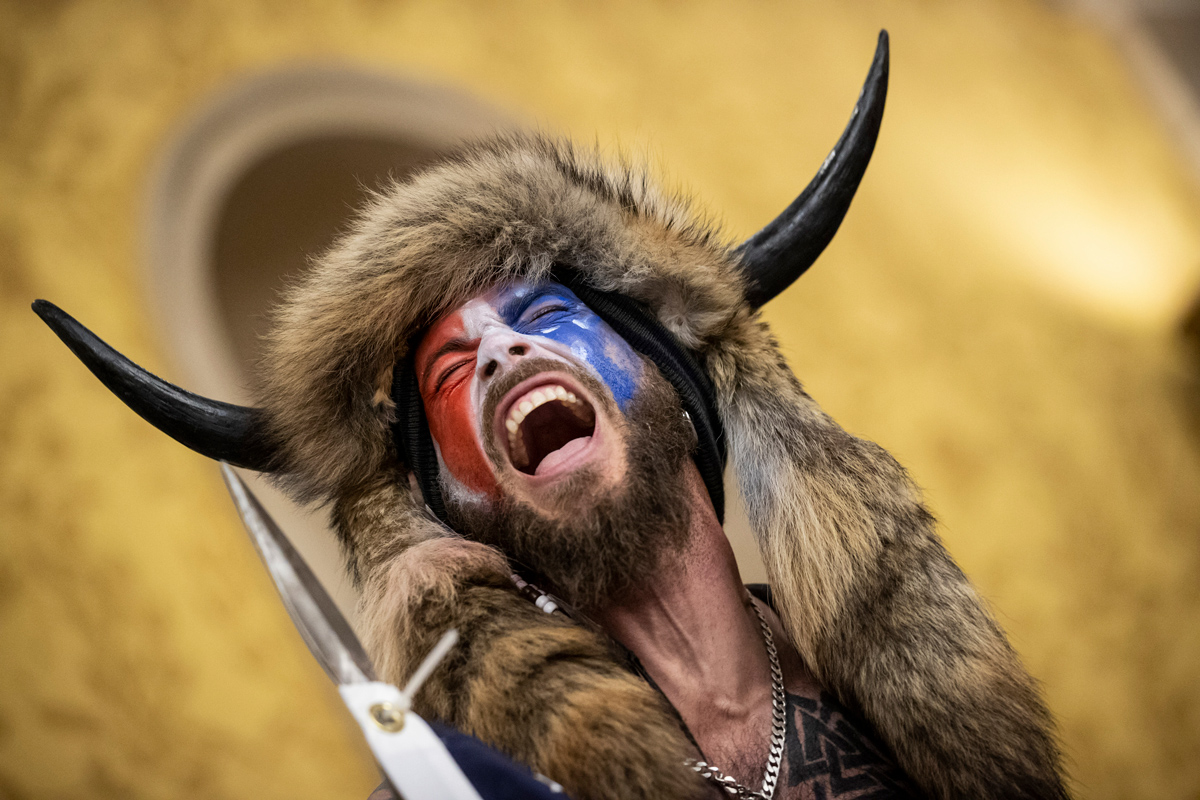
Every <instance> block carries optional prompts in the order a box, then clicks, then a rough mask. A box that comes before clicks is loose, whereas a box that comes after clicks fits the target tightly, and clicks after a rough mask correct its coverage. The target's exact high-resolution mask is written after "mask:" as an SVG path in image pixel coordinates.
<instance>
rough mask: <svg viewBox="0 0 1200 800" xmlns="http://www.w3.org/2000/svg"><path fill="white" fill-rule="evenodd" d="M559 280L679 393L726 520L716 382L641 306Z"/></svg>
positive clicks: (575, 279) (563, 276)
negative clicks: (714, 386) (652, 365)
mask: <svg viewBox="0 0 1200 800" xmlns="http://www.w3.org/2000/svg"><path fill="white" fill-rule="evenodd" d="M555 277H556V278H557V279H558V280H559V281H560V282H561V283H563V284H564V285H565V286H567V287H569V288H570V289H571V291H573V292H575V294H576V296H578V297H579V299H580V300H582V301H583V302H584V304H585V305H587V306H588V308H590V309H592V311H595V312H596V314H597V315H598V316H599V317H600V318H601V319H603V320H604V321H605V322H607V323H608V325H609V327H611V328H612V329H613V330H614V331H616V332H617V334H618V335H620V336H621V337H622V338H623V339H625V341H626V342H628V343H629V346H630V347H632V348H633V349H634V350H636V351H638V352H639V353H641V354H642V355H644V356H646V357H647V358H649V359H650V360H651V361H652V362H654V364H655V365H656V366H657V367H658V370H659V372H661V373H662V375H663V377H664V378H666V379H667V382H669V383H670V384H671V386H673V387H674V388H675V391H676V392H678V393H679V400H680V403H681V404H682V405H683V409H684V411H686V412H687V413H688V416H689V417H691V420H692V425H693V427H695V429H696V439H697V447H696V452H695V453H694V455H693V457H694V459H695V461H696V467H697V468H698V469H699V470H700V477H701V478H702V479H703V480H704V485H705V487H706V488H707V489H708V496H709V498H710V499H711V500H712V504H713V509H714V510H715V511H716V512H717V520H718V521H719V522H724V521H725V430H724V427H723V426H722V425H721V416H720V414H719V413H718V412H717V394H716V390H715V389H714V388H713V385H712V381H711V380H710V379H709V377H708V373H707V372H705V371H704V370H703V369H702V368H701V367H700V365H699V364H698V363H697V361H696V359H695V357H694V356H693V355H692V354H691V353H690V352H689V351H688V350H687V349H686V348H685V347H684V346H683V345H682V344H680V343H679V340H678V339H676V338H675V336H674V335H673V334H672V333H671V332H670V331H668V330H667V329H666V328H665V327H664V326H663V324H662V323H661V322H659V321H658V318H657V317H656V316H654V314H653V313H651V311H650V310H649V309H648V308H646V307H645V306H644V305H642V304H641V303H639V302H637V301H636V300H633V299H632V298H629V297H625V296H624V295H621V294H617V293H616V292H605V291H601V290H599V289H596V288H595V287H593V286H591V285H590V284H588V283H587V282H586V281H585V280H583V279H582V277H580V276H579V274H578V273H576V272H575V271H574V270H569V269H559V270H557V271H556V272H555Z"/></svg>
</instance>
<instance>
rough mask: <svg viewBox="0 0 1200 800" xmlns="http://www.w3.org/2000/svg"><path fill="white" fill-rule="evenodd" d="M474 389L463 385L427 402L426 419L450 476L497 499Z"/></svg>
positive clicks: (468, 383) (465, 382)
mask: <svg viewBox="0 0 1200 800" xmlns="http://www.w3.org/2000/svg"><path fill="white" fill-rule="evenodd" d="M470 385H471V382H470V381H463V382H462V383H461V384H460V385H459V386H456V387H455V388H454V389H452V390H450V391H448V392H443V393H442V394H441V395H440V396H439V397H438V398H436V399H434V400H430V399H428V398H426V400H425V411H426V414H425V416H426V417H427V418H428V420H429V433H430V435H431V436H433V440H434V441H435V442H437V446H438V450H439V451H440V452H441V454H442V463H444V464H445V465H446V469H448V470H449V471H450V474H451V475H453V476H454V477H455V478H456V479H457V480H458V481H459V483H461V484H463V485H464V486H466V487H467V488H468V489H470V490H471V491H473V492H480V493H482V494H485V495H487V496H488V497H495V496H496V494H497V490H496V477H495V475H494V474H493V473H492V469H491V465H490V464H489V462H488V459H487V456H486V455H484V452H483V445H482V444H481V443H480V441H479V436H478V434H477V433H476V430H475V413H474V407H473V404H472V402H471V391H470Z"/></svg>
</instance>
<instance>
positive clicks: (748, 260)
mask: <svg viewBox="0 0 1200 800" xmlns="http://www.w3.org/2000/svg"><path fill="white" fill-rule="evenodd" d="M887 84H888V34H887V31H880V32H879V44H878V46H877V47H876V48H875V60H874V61H873V62H872V64H871V71H870V72H869V73H868V74H867V82H866V83H865V84H863V89H862V94H860V95H859V97H858V103H857V104H856V105H855V106H854V113H853V114H852V115H851V116H850V122H849V124H847V125H846V130H845V131H843V132H842V138H840V139H838V143H837V144H836V145H834V148H833V150H832V151H831V152H830V153H829V155H828V157H826V159H825V163H824V164H822V165H821V169H820V170H819V171H818V172H817V175H816V177H815V178H813V179H812V181H811V182H810V183H809V184H808V186H806V187H805V188H804V191H803V192H801V193H800V196H799V197H797V198H796V199H795V200H793V201H792V204H791V205H790V206H788V207H787V208H786V209H785V210H784V212H783V213H782V214H780V215H779V216H778V217H776V218H775V219H774V220H772V221H771V223H770V224H768V225H767V226H766V227H765V228H763V229H762V230H761V231H759V232H758V233H756V234H754V235H753V236H751V237H750V238H749V239H747V240H746V241H744V242H742V244H741V245H740V246H739V247H738V248H737V250H736V251H735V252H736V253H737V254H738V255H740V256H741V261H742V271H743V272H744V274H745V276H746V302H748V303H749V304H750V306H751V308H758V307H760V306H762V305H763V303H766V302H767V301H768V300H770V299H771V298H772V297H774V296H775V295H777V294H779V293H780V292H782V291H783V290H784V289H786V288H787V287H788V286H790V285H791V284H792V281H794V280H796V278H799V277H800V276H801V275H803V274H804V271H805V270H807V269H808V268H809V267H810V266H811V265H812V263H813V262H814V261H816V260H817V256H819V255H821V251H823V250H824V249H825V247H826V245H828V244H829V242H830V240H832V239H833V235H834V234H835V233H837V229H838V226H839V225H841V224H842V218H843V217H845V216H846V211H848V210H849V208H850V201H851V200H853V199H854V192H855V191H856V190H857V189H858V183H859V181H861V180H862V177H863V173H864V172H866V170H867V164H868V163H869V162H870V161H871V153H872V152H873V151H874V150H875V139H876V138H877V137H878V136H879V123H880V122H882V121H883V104H884V101H885V100H886V99H887Z"/></svg>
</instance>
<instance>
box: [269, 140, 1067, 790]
mask: <svg viewBox="0 0 1200 800" xmlns="http://www.w3.org/2000/svg"><path fill="white" fill-rule="evenodd" d="M556 264H565V265H569V266H572V267H574V268H575V269H577V270H579V271H580V272H582V273H584V274H585V275H587V276H588V278H589V280H591V281H592V282H593V283H594V284H595V285H596V286H598V287H599V288H602V289H610V290H616V291H619V292H622V293H624V294H626V295H628V296H631V297H634V298H636V299H638V300H641V301H643V302H645V303H646V304H648V305H649V306H650V307H651V308H653V309H655V310H656V312H657V313H658V315H659V318H660V320H661V321H662V322H663V323H664V324H665V325H666V326H667V327H668V328H669V329H671V330H672V331H673V332H674V333H675V335H676V336H677V337H678V338H679V339H680V340H681V341H682V342H684V344H686V345H687V346H689V347H692V348H694V349H695V350H697V351H698V353H699V354H700V355H701V357H702V359H703V360H704V361H705V364H706V366H707V368H708V370H709V372H710V374H711V375H712V378H713V381H714V383H715V385H716V387H717V391H718V395H719V400H720V405H721V413H722V417H723V419H724V422H725V427H726V433H727V436H728V444H729V451H730V456H731V460H732V462H733V468H734V471H735V473H736V475H737V478H738V481H739V484H740V487H741V491H742V493H743V495H744V496H745V500H746V505H747V508H748V510H749V514H750V519H751V522H752V524H753V526H754V528H755V530H756V532H757V536H758V540H759V545H760V548H761V549H762V553H763V558H764V561H765V563H766V565H767V570H768V574H769V577H770V581H771V584H772V586H773V588H774V592H775V597H776V599H777V605H778V607H779V611H780V614H781V617H782V619H783V621H784V624H785V626H786V628H787V631H788V634H789V637H790V639H791V641H792V643H793V644H794V645H795V646H796V648H797V649H798V650H799V652H800V653H801V655H802V656H803V657H804V659H805V660H806V661H807V662H808V664H809V666H810V667H811V668H812V669H813V671H814V672H815V673H816V674H817V675H818V676H819V678H820V680H821V681H822V682H823V683H824V684H825V685H826V686H827V687H829V688H830V690H831V691H833V692H835V693H836V694H837V695H838V696H839V697H840V699H841V700H842V701H843V702H845V703H847V704H849V705H851V706H852V707H855V708H857V709H859V710H861V712H862V713H863V714H864V715H865V716H866V717H867V718H868V719H869V720H870V721H871V722H872V723H873V724H874V725H875V726H876V728H877V729H878V731H879V733H880V735H881V736H882V737H883V738H884V739H885V740H886V742H887V743H888V745H889V746H890V747H891V748H892V750H893V751H894V752H895V753H896V755H897V758H898V759H899V761H900V763H901V765H902V766H903V767H904V768H905V769H906V770H907V771H908V772H909V774H910V775H911V776H912V777H913V778H914V779H915V780H916V781H917V782H918V783H919V784H920V785H921V786H922V787H923V788H924V789H925V790H926V791H928V792H929V793H930V794H931V795H933V796H934V797H939V798H950V797H979V798H991V797H997V798H998V797H1062V796H1065V794H1064V789H1063V788H1062V781H1061V777H1060V771H1059V764H1058V754H1057V750H1056V748H1055V744H1054V740H1053V737H1052V733H1051V725H1050V720H1049V715H1048V713H1047V711H1046V709H1045V707H1044V706H1043V704H1042V702H1041V701H1040V699H1039V697H1038V694H1037V691H1036V689H1035V687H1034V685H1033V683H1032V681H1031V679H1030V678H1029V677H1028V675H1026V673H1025V672H1024V670H1023V669H1022V668H1021V666H1020V664H1019V662H1018V660H1017V658H1016V656H1015V654H1014V653H1013V651H1012V649H1011V648H1010V647H1009V645H1008V643H1007V642H1006V641H1005V639H1004V636H1003V634H1002V633H1001V632H1000V630H999V629H998V627H997V626H996V624H995V622H994V621H993V620H992V618H991V616H990V615H989V614H988V612H987V610H986V608H985V607H984V606H983V604H982V602H981V601H980V599H979V598H978V597H977V595H976V594H975V592H974V590H973V589H972V588H971V586H970V585H969V583H968V582H967V581H966V579H965V578H964V577H963V575H962V573H961V572H960V571H959V570H958V569H957V567H956V566H955V565H954V563H953V562H952V561H951V559H950V558H949V556H948V555H947V554H946V552H945V550H944V549H943V548H942V545H941V543H940V542H939V540H938V538H937V536H936V534H935V533H934V531H933V527H934V523H933V520H932V518H931V517H930V515H929V513H928V512H927V511H926V510H925V508H924V507H923V506H922V504H921V501H920V497H919V494H918V492H917V490H916V489H915V488H914V487H913V485H912V483H911V482H910V481H909V479H908V477H907V476H906V475H905V473H904V471H903V470H902V469H901V468H900V467H899V465H897V464H896V463H895V461H894V460H893V459H892V458H891V457H890V456H889V455H888V454H887V453H886V452H884V451H883V450H882V449H880V448H879V447H877V446H876V445H873V444H871V443H869V442H865V441H862V440H859V439H855V438H854V437H852V436H850V435H849V434H847V433H846V432H844V431H843V430H842V429H841V428H839V427H838V426H837V425H836V424H835V423H834V422H833V421H832V420H831V419H830V418H829V417H828V416H827V415H826V414H825V413H824V412H822V411H821V410H820V408H819V407H818V406H817V405H816V403H815V402H813V400H812V399H811V398H809V397H808V395H807V394H805V393H804V391H803V389H802V388H801V387H800V384H799V383H798V382H797V381H796V379H795V377H794V376H793V375H792V374H791V372H790V371H789V370H788V368H787V366H786V364H785V363H784V361H783V358H782V356H781V355H780V353H779V350H778V348H777V347H776V344H775V342H774V341H773V339H772V338H771V336H770V333H769V331H768V330H767V328H766V326H765V324H764V323H763V322H762V321H761V320H760V319H759V318H758V317H757V315H755V314H753V313H752V312H751V310H750V309H749V308H748V307H747V306H746V305H745V302H744V299H743V293H742V285H741V279H740V276H739V272H738V265H737V262H736V259H735V257H734V256H733V255H732V252H731V250H730V249H729V248H728V247H727V246H726V245H725V244H723V243H722V242H721V240H720V239H719V237H718V236H717V234H716V233H715V232H714V231H713V229H711V228H710V227H708V226H706V225H705V224H703V223H702V222H700V221H697V220H696V219H695V217H694V216H693V215H692V214H691V213H690V211H689V209H688V207H687V205H686V203H685V202H683V201H682V200H680V199H678V198H673V197H669V196H667V195H665V194H663V193H661V192H659V191H658V190H657V189H655V188H654V186H653V184H652V183H651V182H650V181H649V180H648V179H647V178H646V176H645V175H644V173H642V172H640V171H637V170H633V169H630V168H627V167H620V168H611V167H606V166H604V165H603V164H602V163H601V162H600V161H599V160H598V159H597V158H596V157H595V156H592V155H587V154H580V153H577V152H575V151H573V150H572V149H571V148H570V147H569V146H566V145H563V144H559V143H555V142H550V141H547V140H545V139H540V138H532V137H531V138H516V139H502V140H496V141H493V142H490V143H487V144H483V145H480V146H477V147H475V148H473V149H471V150H468V151H466V152H464V153H463V154H461V155H459V156H458V157H456V158H454V159H451V160H449V161H447V162H446V163H444V164H442V165H439V166H437V167H434V168H432V169H430V170H428V171H426V172H424V173H422V174H420V175H418V176H416V177H415V178H413V179H412V180H410V181H408V182H406V183H404V184H400V185H397V186H394V187H392V188H390V189H388V190H387V191H385V192H382V193H380V194H379V195H377V196H376V197H375V198H374V199H373V200H372V201H371V203H370V204H369V206H368V207H367V208H366V209H365V210H364V211H363V212H362V214H361V215H360V217H359V219H358V221H357V223H356V224H355V226H354V228H353V230H351V231H350V232H349V233H348V234H347V235H346V236H345V237H343V239H342V240H341V241H340V242H339V243H338V244H337V245H335V247H334V248H333V249H332V250H331V251H330V252H329V253H328V254H326V256H325V257H323V258H322V259H321V260H320V261H319V262H318V263H317V264H316V265H315V267H314V269H313V271H312V272H311V274H310V275H309V276H308V277H307V278H306V279H305V280H304V282H302V283H300V284H299V285H297V286H295V287H293V288H292V290H291V291H290V292H289V293H288V295H287V297H286V299H285V302H284V303H283V304H282V305H281V307H280V311H279V313H278V316H277V319H276V325H275V328H274V332H273V334H272V336H271V339H270V343H269V350H268V354H267V356H266V359H265V362H264V370H263V391H262V398H263V401H264V405H265V407H266V410H267V415H268V420H269V424H270V430H271V433H272V436H273V438H274V439H275V441H276V442H277V443H278V445H279V446H280V449H281V452H282V454H283V463H282V464H281V466H282V467H284V468H286V470H287V471H288V473H289V480H290V482H291V485H292V487H293V488H294V489H295V490H296V491H297V492H298V493H299V494H300V495H301V496H304V497H309V498H331V499H333V500H334V501H335V519H336V521H337V525H338V529H339V531H340V533H341V535H342V537H343V543H344V544H345V546H346V548H347V552H348V554H349V558H350V563H351V565H352V570H353V571H354V574H355V575H356V576H357V577H358V578H359V579H360V580H361V581H362V582H363V588H364V611H365V614H366V617H365V618H366V619H367V621H368V623H369V629H370V642H371V648H372V653H373V655H374V656H375V658H376V659H377V660H378V661H379V663H380V664H381V665H384V671H385V674H386V675H387V677H388V678H389V679H391V680H395V681H400V680H402V679H403V678H404V677H405V676H406V674H407V673H408V671H409V670H411V669H412V668H413V666H414V665H415V662H416V660H417V659H418V658H419V657H420V656H421V655H423V654H424V652H425V651H426V650H427V649H428V647H429V646H431V645H432V643H433V641H434V638H435V637H436V636H437V635H438V634H440V633H441V631H442V630H443V629H444V628H446V627H449V626H450V625H454V626H456V627H459V629H460V631H461V632H462V633H463V634H464V641H465V642H466V643H467V644H466V646H465V647H464V648H462V649H461V650H460V652H459V653H458V655H457V656H456V657H455V661H454V662H452V665H451V668H450V669H449V670H443V671H441V672H442V673H444V674H442V675H441V677H439V678H438V679H437V680H436V681H435V682H434V683H433V685H431V687H430V689H429V690H427V691H428V696H426V697H425V699H424V700H423V701H422V702H423V704H424V706H423V707H424V708H425V709H426V710H427V711H428V712H429V713H431V714H433V715H435V716H439V717H442V718H445V719H447V720H450V721H453V722H456V723H458V724H461V725H463V726H464V727H465V728H466V729H468V730H471V731H473V732H475V733H478V734H479V735H480V736H482V737H483V738H485V739H487V740H489V741H492V742H493V743H496V744H497V745H498V746H500V747H502V748H503V749H506V750H508V751H509V752H512V753H513V754H514V755H517V756H518V757H519V758H522V759H523V760H526V761H527V762H529V763H531V764H534V765H535V766H538V767H539V768H544V771H546V772H547V774H549V775H550V776H551V777H554V778H556V779H558V780H560V782H562V783H564V785H566V786H567V787H568V790H569V791H572V792H574V793H576V796H578V797H581V798H582V797H592V796H613V797H617V796H622V797H625V796H628V797H640V796H651V795H654V796H660V797H679V796H685V795H686V794H688V793H689V792H692V791H694V789H695V787H694V785H693V784H690V783H687V782H686V781H685V780H684V778H686V777H687V776H683V777H679V778H678V779H676V778H671V781H674V782H673V783H670V786H667V785H664V783H663V781H667V780H668V778H667V777H666V776H668V775H669V776H676V775H678V773H679V770H677V769H676V768H675V765H677V764H678V758H679V748H680V745H679V742H678V731H677V729H675V728H674V724H673V722H672V721H671V720H670V718H669V716H668V715H667V712H666V711H665V710H664V709H663V708H662V706H661V703H659V702H658V701H657V700H656V698H654V697H653V695H652V694H650V693H648V691H647V690H646V689H645V687H644V686H641V685H640V684H639V683H638V682H637V681H636V680H634V679H631V678H629V677H628V676H627V675H625V674H624V673H623V672H622V671H621V670H620V669H619V668H618V667H617V666H616V665H615V663H614V662H613V661H612V660H611V659H609V658H608V656H607V655H606V654H605V651H604V647H603V645H602V643H601V641H600V640H599V639H598V638H597V637H595V636H593V635H592V634H589V633H586V632H584V631H582V630H581V629H579V628H576V627H573V626H571V625H569V624H567V623H564V622H562V621H561V620H558V619H555V618H551V617H547V616H546V615H544V614H541V613H540V612H537V611H536V610H535V609H533V608H532V606H530V605H529V604H528V603H526V602H525V601H524V600H522V599H521V598H520V597H519V595H517V594H516V593H515V592H514V591H513V589H512V587H511V585H510V584H508V583H507V582H506V581H507V571H506V570H507V568H506V566H505V565H504V563H503V560H502V559H501V557H500V556H499V554H498V553H496V552H495V551H491V550H488V549H487V548H483V547H482V545H474V544H470V543H467V542H465V541H463V540H461V539H458V538H456V537H454V536H453V535H451V534H449V533H448V532H447V531H445V530H444V529H442V528H440V526H438V525H437V524H436V523H433V522H431V521H430V520H429V519H428V518H426V517H425V516H424V515H423V514H422V513H419V512H418V511H417V510H416V506H415V504H414V502H413V498H412V497H411V494H410V492H409V490H408V483H407V479H406V478H404V477H403V476H402V475H401V474H400V473H399V472H398V468H397V466H396V463H395V453H394V451H393V448H392V445H391V437H390V434H389V430H388V426H389V423H390V421H391V415H392V414H393V413H394V409H392V408H391V407H390V403H388V402H386V401H381V397H382V396H385V395H386V394H387V392H386V388H387V382H388V381H390V375H391V367H392V365H393V364H394V363H395V362H396V360H397V358H398V357H399V356H400V355H401V354H402V353H403V350H404V348H405V346H406V342H407V340H408V338H409V336H410V335H411V334H412V333H413V332H414V331H416V330H418V329H420V328H421V327H422V326H424V325H426V324H428V322H429V321H431V320H432V319H433V318H434V317H435V316H436V315H437V314H439V313H441V312H443V311H445V310H447V309H450V308H452V307H454V306H456V305H458V304H460V303H461V302H463V301H464V300H466V299H467V298H469V297H470V296H472V295H473V294H475V293H477V292H479V291H480V290H481V289H483V288H485V287H487V286H490V285H492V284H494V283H496V282H498V281H504V280H510V279H515V278H518V277H524V278H533V279H537V278H540V277H543V276H545V275H547V274H548V272H549V270H550V269H551V267H552V266H554V265H556ZM381 389H382V390H383V391H382V393H381ZM672 737H674V738H672ZM660 742H662V743H663V744H661V746H660ZM601 756H602V758H601ZM600 761H603V762H605V763H604V765H601V764H599V763H596V762H600ZM609 762H613V763H616V764H621V765H624V768H625V769H627V770H628V772H627V773H625V774H626V775H627V776H628V777H627V778H626V779H625V780H623V781H619V782H617V781H613V780H611V779H601V778H599V777H598V775H599V773H598V772H597V770H601V769H617V767H614V766H613V764H612V763H609ZM601 791H603V792H609V794H604V795H599V794H596V792H601Z"/></svg>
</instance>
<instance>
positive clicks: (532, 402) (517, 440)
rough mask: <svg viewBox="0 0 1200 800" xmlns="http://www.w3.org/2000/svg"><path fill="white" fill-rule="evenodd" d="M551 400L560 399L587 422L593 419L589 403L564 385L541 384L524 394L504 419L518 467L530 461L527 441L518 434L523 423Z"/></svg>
mask: <svg viewBox="0 0 1200 800" xmlns="http://www.w3.org/2000/svg"><path fill="white" fill-rule="evenodd" d="M551 400H557V401H559V402H560V403H562V404H563V405H565V406H566V407H567V408H569V409H571V411H573V412H575V416H577V417H579V418H580V419H581V420H583V421H585V422H589V421H590V420H591V419H592V411H591V408H590V407H589V406H588V404H587V403H585V402H584V401H582V400H580V399H579V398H578V397H576V396H575V393H574V392H571V391H569V390H567V389H566V388H564V387H562V386H558V385H550V386H539V387H538V388H536V389H534V390H533V391H531V392H529V393H528V394H526V395H524V396H523V397H521V398H520V399H519V400H517V402H515V403H513V404H512V408H511V409H510V410H509V412H508V419H506V420H505V421H504V427H505V428H507V429H508V449H509V452H510V453H511V454H512V458H513V463H514V464H516V465H517V466H518V467H523V466H525V465H526V464H528V463H529V456H528V454H526V452H525V442H524V441H523V440H522V439H521V437H520V436H519V435H518V433H519V431H520V430H521V423H522V422H524V421H525V418H526V417H527V416H529V414H530V413H531V412H532V411H533V410H534V409H535V408H537V407H538V406H541V405H544V404H545V403H549V402H550V401H551Z"/></svg>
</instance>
